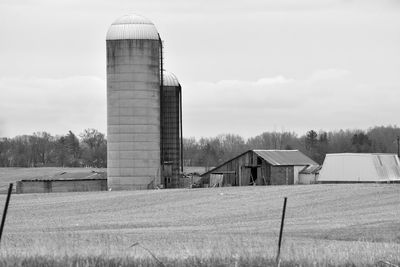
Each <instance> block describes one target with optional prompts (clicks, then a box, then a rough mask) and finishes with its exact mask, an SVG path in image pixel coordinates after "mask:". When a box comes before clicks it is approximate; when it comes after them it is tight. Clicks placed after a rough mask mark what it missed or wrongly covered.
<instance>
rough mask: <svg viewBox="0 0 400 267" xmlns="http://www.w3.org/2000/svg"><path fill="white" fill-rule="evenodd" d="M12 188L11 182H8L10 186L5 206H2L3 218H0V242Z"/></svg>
mask: <svg viewBox="0 0 400 267" xmlns="http://www.w3.org/2000/svg"><path fill="white" fill-rule="evenodd" d="M12 189H13V184H12V183H10V186H9V187H8V194H7V199H6V204H5V206H4V211H3V218H2V219H1V226H0V243H1V236H2V235H3V229H4V223H5V222H6V216H7V210H8V204H9V203H10V197H11V193H12Z"/></svg>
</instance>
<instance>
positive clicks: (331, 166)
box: [318, 153, 400, 183]
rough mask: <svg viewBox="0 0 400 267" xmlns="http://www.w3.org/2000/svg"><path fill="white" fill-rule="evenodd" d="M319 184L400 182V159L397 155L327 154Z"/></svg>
mask: <svg viewBox="0 0 400 267" xmlns="http://www.w3.org/2000/svg"><path fill="white" fill-rule="evenodd" d="M318 182H319V183H379V182H400V166H399V159H398V157H397V156H396V155H395V154H369V153H338V154H327V155H326V157H325V160H324V163H323V165H322V169H321V171H320V174H319V177H318Z"/></svg>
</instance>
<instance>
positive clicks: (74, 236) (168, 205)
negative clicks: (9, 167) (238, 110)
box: [0, 184, 400, 266]
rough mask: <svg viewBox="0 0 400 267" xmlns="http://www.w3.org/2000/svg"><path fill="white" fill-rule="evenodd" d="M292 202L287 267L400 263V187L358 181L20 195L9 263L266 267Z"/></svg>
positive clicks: (13, 210) (0, 252) (11, 224)
mask: <svg viewBox="0 0 400 267" xmlns="http://www.w3.org/2000/svg"><path fill="white" fill-rule="evenodd" d="M284 196H287V197H288V206H287V215H286V223H285V231H284V241H283V250H282V260H283V262H282V263H283V264H282V266H299V265H302V266H309V265H313V266H336V265H349V266H351V265H352V264H354V265H356V266H367V265H370V266H375V265H374V264H375V263H376V262H378V261H379V260H386V261H390V262H395V263H397V264H398V263H400V211H399V209H400V186H399V185H375V184H358V185H309V186H269V187H261V186H260V187H241V188H237V187H228V188H212V189H187V190H181V189H176V190H154V191H122V192H88V193H52V194H26V195H13V196H12V199H11V204H10V207H9V214H8V217H7V224H6V227H5V232H4V234H3V240H2V245H1V248H0V265H6V263H8V264H10V263H11V265H14V264H15V265H21V266H22V265H24V264H23V262H24V260H27V259H28V261H29V259H34V260H31V261H30V262H29V264H28V265H31V266H33V265H35V264H37V266H41V265H43V264H45V263H46V264H48V265H49V266H63V265H70V266H88V265H89V266H90V265H96V266H109V265H114V266H132V265H131V264H135V265H137V266H148V265H155V266H156V265H157V264H158V263H157V261H156V260H155V259H154V258H152V256H151V255H150V254H149V252H148V251H147V250H146V249H148V250H150V251H151V252H152V253H153V254H154V255H155V256H156V257H157V258H158V259H160V260H161V261H162V262H163V263H164V264H165V265H166V266H214V265H216V266H248V265H254V266H265V265H268V264H272V263H273V258H274V256H275V253H276V246H277V239H278V233H279V225H280V217H281V210H282V204H283V197H284ZM4 200H5V195H2V196H0V202H1V203H4ZM135 243H138V244H139V245H136V246H133V247H131V245H133V244H135ZM32 257H33V258H32ZM49 262H50V263H49Z"/></svg>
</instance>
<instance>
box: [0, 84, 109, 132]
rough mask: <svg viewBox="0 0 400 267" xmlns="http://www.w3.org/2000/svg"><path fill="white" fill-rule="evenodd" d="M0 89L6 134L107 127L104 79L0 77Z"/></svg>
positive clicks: (103, 128)
mask: <svg viewBox="0 0 400 267" xmlns="http://www.w3.org/2000/svg"><path fill="white" fill-rule="evenodd" d="M0 91H1V92H2V97H1V99H0V121H3V132H2V134H3V135H5V136H14V135H18V134H30V133H32V132H35V131H48V132H50V133H52V134H63V133H66V132H67V131H68V130H72V131H74V132H76V133H79V132H81V131H82V130H83V129H86V128H89V127H90V128H97V129H99V130H101V131H103V132H104V131H105V129H106V125H105V124H106V91H105V81H104V80H103V79H101V78H98V77H96V76H72V77H66V78H61V79H48V78H37V77H29V78H27V77H19V78H16V77H11V78H10V77H9V78H0Z"/></svg>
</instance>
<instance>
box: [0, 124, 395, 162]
mask: <svg viewBox="0 0 400 267" xmlns="http://www.w3.org/2000/svg"><path fill="white" fill-rule="evenodd" d="M399 136H400V128H398V127H397V126H381V127H374V128H370V129H368V130H340V131H331V132H326V131H315V130H310V131H308V132H307V133H306V134H304V135H301V136H299V135H298V134H296V133H294V132H287V131H282V132H264V133H262V134H260V135H257V136H255V137H251V138H249V139H247V140H246V139H244V138H243V137H241V136H239V135H236V134H223V135H218V136H216V137H210V138H200V139H198V140H197V139H195V138H184V140H183V147H184V151H183V154H184V165H185V166H206V167H212V166H217V165H219V164H221V163H223V162H225V161H227V160H229V159H231V158H233V157H235V156H237V155H239V154H240V153H243V152H245V151H247V150H249V149H298V150H300V151H302V152H303V153H305V154H306V155H308V156H309V157H311V158H312V159H314V160H315V161H316V162H318V163H320V164H322V162H323V160H324V158H325V155H326V154H327V153H344V152H354V153H362V152H364V153H397V138H398V137H399ZM49 166H58V167H97V168H104V167H107V140H106V138H105V135H104V134H103V133H100V132H99V131H97V130H95V129H87V130H85V131H84V132H83V133H81V134H79V136H76V135H75V134H74V133H73V132H71V131H69V132H68V133H67V134H66V135H62V136H52V135H51V134H49V133H47V132H38V133H34V134H32V135H22V136H17V137H14V138H2V139H0V167H49Z"/></svg>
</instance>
